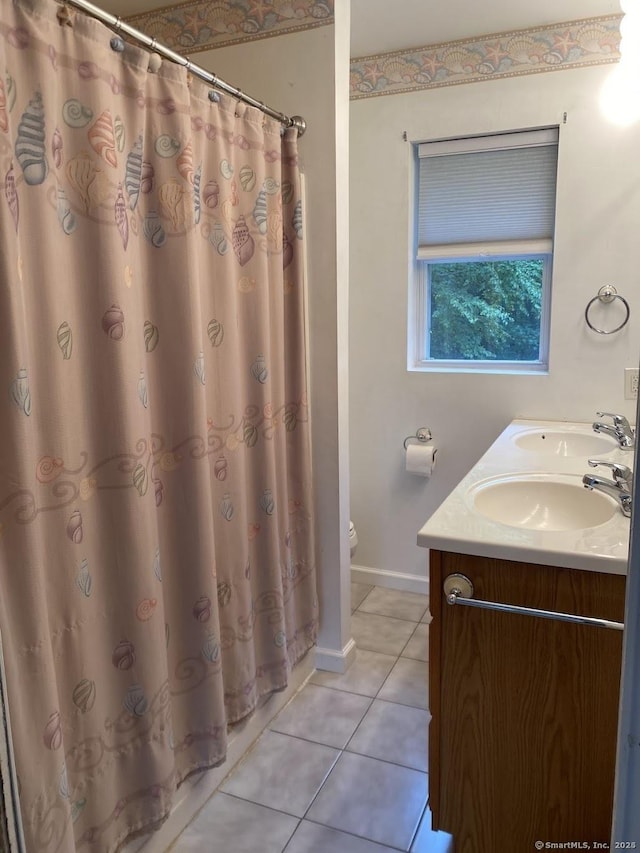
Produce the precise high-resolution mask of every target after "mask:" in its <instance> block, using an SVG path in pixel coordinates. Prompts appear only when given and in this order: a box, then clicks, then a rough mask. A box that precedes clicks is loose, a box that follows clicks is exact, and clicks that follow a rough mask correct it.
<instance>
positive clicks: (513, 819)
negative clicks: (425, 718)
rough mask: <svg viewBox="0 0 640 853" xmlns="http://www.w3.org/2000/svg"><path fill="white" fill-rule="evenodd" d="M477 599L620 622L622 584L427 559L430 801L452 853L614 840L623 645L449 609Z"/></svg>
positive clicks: (520, 618)
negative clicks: (466, 593) (460, 600)
mask: <svg viewBox="0 0 640 853" xmlns="http://www.w3.org/2000/svg"><path fill="white" fill-rule="evenodd" d="M452 572H461V573H463V574H465V575H467V576H468V577H469V578H470V579H471V581H472V583H473V585H474V596H473V597H474V598H476V599H485V600H489V601H498V602H504V603H508V604H518V605H522V606H528V607H536V608H540V609H544V610H555V611H559V612H565V613H576V614H581V615H585V616H596V617H600V618H604V619H610V620H613V621H617V622H622V621H623V612H624V593H625V577H624V576H621V575H612V574H601V573H597V572H590V571H577V570H574V569H563V568H553V567H549V566H541V565H534V564H528V563H517V562H508V561H506V560H497V559H490V558H486V557H474V556H467V555H463V554H453V553H447V552H441V551H434V550H432V551H431V552H430V609H431V615H432V622H431V624H430V626H429V697H430V698H429V704H430V711H431V723H430V727H429V799H430V805H431V810H432V812H433V828H434V829H439V830H444V831H446V832H449V833H451V834H452V835H453V838H454V845H455V851H456V853H530V851H534V850H535V849H536V848H535V842H536V841H542V842H547V841H550V842H567V841H574V842H590V843H591V844H593V842H596V841H597V842H601V843H603V844H605V843H606V844H608V843H609V841H610V833H611V813H612V803H613V781H614V767H615V751H616V738H617V723H618V695H619V683H620V670H621V657H622V632H621V631H615V630H610V629H606V628H601V627H593V626H588V625H575V624H570V623H567V622H560V621H556V620H549V619H542V618H537V617H532V616H524V615H519V614H507V613H501V612H498V611H492V610H481V609H477V608H472V607H465V606H463V605H449V604H447V602H446V600H445V598H444V595H443V592H442V584H443V580H444V578H445V577H446V576H447V575H449V574H451V573H452Z"/></svg>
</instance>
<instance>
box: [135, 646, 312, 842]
mask: <svg viewBox="0 0 640 853" xmlns="http://www.w3.org/2000/svg"><path fill="white" fill-rule="evenodd" d="M314 666H315V659H314V654H313V650H311V651H310V652H309V653H308V654H307V655H306V656H305V657H304V658H303V659H302V660H301V661H300V662H299V663H298V664H297V665H296V666H295V668H294V669H293V672H292V673H291V676H290V679H289V685H288V686H287V689H286V690H283V691H282V692H281V693H272V694H271V696H269V697H268V699H266V700H265V702H264V703H263V704H262V705H261V706H260V707H258V708H256V710H255V711H254V713H253V714H252V715H251V716H250V717H249V718H248V719H247V720H245V721H244V722H243V723H240V724H238V725H237V726H235V727H234V729H233V733H232V735H231V739H230V741H229V744H228V746H227V760H226V761H225V763H224V764H222V765H221V766H220V767H214V768H213V769H211V770H204V771H203V772H202V773H199V774H197V775H196V774H194V776H192V777H190V778H189V779H187V780H186V781H185V782H184V783H183V784H182V785H181V786H180V788H179V789H178V791H177V793H176V800H177V802H176V803H175V805H174V807H173V809H172V811H171V814H170V815H169V817H168V818H167V820H166V821H165V823H163V824H162V826H161V827H160V829H159V830H158V831H157V832H154V833H153V834H151V835H148V836H145V837H144V838H143V839H136V840H135V841H134V842H132V843H131V845H127V847H126V848H125V850H124V851H123V853H134V851H138V850H140V853H166V851H167V850H168V849H169V848H170V847H171V845H172V844H173V842H174V841H175V840H176V838H177V837H178V836H179V835H180V833H181V832H182V831H183V830H184V829H186V827H187V826H188V825H189V824H190V823H191V821H192V820H193V819H194V817H195V816H196V814H197V813H198V812H199V811H200V809H201V808H202V807H203V806H204V804H205V803H206V802H207V800H208V799H209V798H210V797H211V796H213V794H214V793H215V792H216V790H217V789H218V788H219V787H220V785H221V784H222V782H223V780H224V779H226V777H227V776H228V775H229V773H231V771H232V770H233V769H234V768H235V766H236V765H237V764H238V763H239V762H240V761H241V759H243V758H244V756H245V755H246V753H247V752H248V750H249V749H250V748H251V747H252V746H253V744H254V743H255V741H256V740H257V739H258V738H259V737H260V735H261V734H262V733H263V731H264V730H265V729H266V728H267V726H268V725H269V723H270V722H271V720H273V718H274V717H275V716H276V714H278V713H279V712H280V711H281V710H282V709H283V708H284V706H285V705H286V704H287V702H289V700H290V699H292V698H293V696H294V695H295V694H296V693H297V692H298V691H299V690H301V689H302V687H304V685H305V683H306V682H307V680H308V679H309V677H310V676H311V674H312V673H313V671H314ZM178 798H179V799H178ZM138 845H139V846H138Z"/></svg>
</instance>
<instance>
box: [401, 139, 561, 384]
mask: <svg viewBox="0 0 640 853" xmlns="http://www.w3.org/2000/svg"><path fill="white" fill-rule="evenodd" d="M416 149H417V168H418V181H417V184H418V186H417V192H416V200H417V203H416V236H417V240H416V243H417V247H416V249H417V251H416V277H415V279H416V284H415V293H414V299H413V301H412V306H411V314H412V318H411V320H410V322H411V323H412V325H413V329H411V330H410V331H412V334H410V336H409V338H410V344H409V345H410V352H409V368H410V369H413V370H438V369H439V370H465V371H467V370H480V371H487V372H500V371H509V372H511V371H521V372H543V371H546V370H547V367H548V339H549V302H550V291H551V267H552V257H553V226H554V214H555V195H556V171H557V153H558V129H557V128H547V129H544V130H534V131H521V132H517V133H506V134H498V135H495V136H483V137H472V138H465V139H454V140H447V141H443V142H427V143H421V144H419V145H417V146H416Z"/></svg>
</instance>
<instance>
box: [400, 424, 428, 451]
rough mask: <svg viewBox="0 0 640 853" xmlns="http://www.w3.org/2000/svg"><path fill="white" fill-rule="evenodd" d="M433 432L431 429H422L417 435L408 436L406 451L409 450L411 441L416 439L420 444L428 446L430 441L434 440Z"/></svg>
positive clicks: (405, 441) (417, 431) (405, 442)
mask: <svg viewBox="0 0 640 853" xmlns="http://www.w3.org/2000/svg"><path fill="white" fill-rule="evenodd" d="M432 437H433V436H432V435H431V430H430V429H429V427H420V428H419V429H417V430H416V432H415V435H408V436H407V437H406V438H405V440H404V442H403V443H404V449H405V450H406V449H407V445H408V444H409V442H410V441H413V440H414V439H415V440H416V441H418V442H419V443H420V444H426V443H427V442H428V441H431V439H432Z"/></svg>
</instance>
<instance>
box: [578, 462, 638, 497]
mask: <svg viewBox="0 0 640 853" xmlns="http://www.w3.org/2000/svg"><path fill="white" fill-rule="evenodd" d="M587 462H588V464H589V465H590V466H591V468H597V467H598V466H599V465H602V466H603V467H605V468H611V471H612V473H613V479H614V480H615V481H616V483H617V484H618V485H619V486H627V488H628V489H629V490H631V484H632V482H633V471H632V470H631V468H629V466H628V465H621V464H620V463H619V462H607V461H605V460H603V459H588V460H587Z"/></svg>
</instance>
